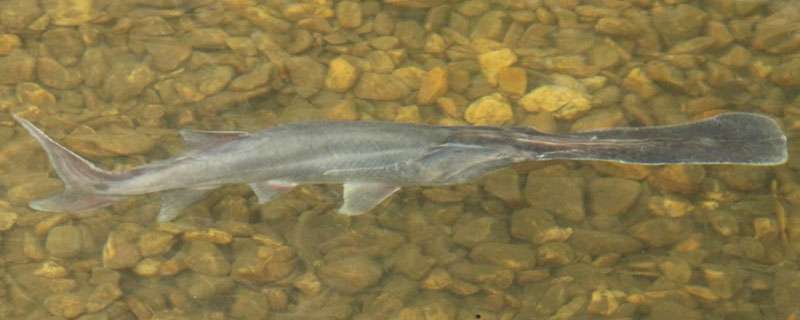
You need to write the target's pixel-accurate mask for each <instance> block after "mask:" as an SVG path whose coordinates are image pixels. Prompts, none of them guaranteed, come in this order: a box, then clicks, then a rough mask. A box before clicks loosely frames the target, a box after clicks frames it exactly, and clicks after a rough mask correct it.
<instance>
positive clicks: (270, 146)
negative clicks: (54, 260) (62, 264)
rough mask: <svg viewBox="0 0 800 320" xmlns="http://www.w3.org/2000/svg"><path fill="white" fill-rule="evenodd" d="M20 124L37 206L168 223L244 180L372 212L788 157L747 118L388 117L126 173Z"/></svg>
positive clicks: (208, 151) (304, 127) (203, 147)
mask: <svg viewBox="0 0 800 320" xmlns="http://www.w3.org/2000/svg"><path fill="white" fill-rule="evenodd" d="M14 118H15V119H16V120H17V122H19V123H20V124H21V125H22V126H23V127H24V128H25V129H26V130H27V131H28V132H29V133H30V134H31V135H32V136H33V137H34V138H35V139H36V140H37V141H38V142H39V143H40V144H41V145H42V147H43V149H44V150H45V151H46V153H47V155H48V157H49V159H50V162H51V164H52V165H53V167H54V169H55V171H56V174H58V176H59V177H60V178H61V179H62V181H64V184H65V190H64V192H63V193H62V194H59V195H55V196H52V197H50V198H45V199H41V200H36V201H33V202H31V204H30V206H31V207H32V208H33V209H36V210H41V211H55V212H61V211H84V210H90V209H94V208H99V207H103V206H107V205H110V204H111V203H113V202H115V201H118V200H120V199H122V198H123V197H125V196H130V195H139V194H147V193H154V192H161V194H162V208H161V212H160V213H159V217H158V219H159V220H160V221H169V220H171V219H174V218H175V217H177V216H178V215H179V214H180V212H181V211H182V210H183V209H184V208H185V207H187V206H189V205H191V204H192V203H194V202H196V201H198V200H200V199H202V197H203V196H204V195H205V193H206V192H208V191H209V190H213V189H215V188H217V187H220V186H222V185H225V184H232V183H247V184H249V185H250V186H251V188H252V189H253V191H254V192H255V193H256V195H257V197H258V199H259V203H264V202H267V201H269V200H271V199H272V198H274V197H275V196H277V195H279V194H281V193H283V192H286V191H288V190H290V189H291V188H293V187H294V186H296V185H298V184H312V183H313V184H317V183H342V184H344V192H343V193H344V203H343V204H342V206H341V207H340V208H339V210H338V211H339V213H342V214H348V215H356V214H361V213H363V212H366V211H368V210H369V209H371V208H372V207H374V206H376V205H378V204H379V203H380V202H382V201H383V200H384V199H386V198H387V197H389V196H390V195H392V194H393V193H394V192H396V191H397V190H398V189H399V188H400V187H402V186H410V185H423V186H430V185H450V184H457V183H463V182H467V181H470V180H472V179H475V178H477V177H479V176H482V175H484V174H486V173H487V172H490V171H493V170H495V169H498V168H501V167H505V166H508V165H510V164H513V163H518V162H524V161H533V160H553V159H571V160H601V161H614V162H622V163H637V164H648V165H657V164H744V165H775V164H781V163H783V162H785V161H786V159H787V151H786V137H785V136H784V135H783V133H782V131H781V130H780V128H779V126H778V125H777V123H776V122H775V121H774V120H772V119H770V118H768V117H765V116H761V115H756V114H750V113H726V114H722V115H719V116H716V117H713V118H709V119H706V120H703V121H698V122H693V123H687V124H680V125H673V126H657V127H638V128H617V129H610V130H603V131H592V132H583V133H573V134H563V135H551V134H545V133H541V132H538V131H535V130H533V129H529V128H499V127H469V126H463V127H443V126H428V125H416V124H397V123H384V122H309V123H297V124H288V125H281V126H277V127H274V128H271V129H268V130H264V131H261V132H258V133H252V134H251V133H246V132H234V131H224V132H213V131H186V130H184V131H181V135H182V136H183V138H184V140H185V141H186V144H187V148H188V149H189V151H187V152H186V154H184V155H181V156H178V157H175V158H170V159H166V160H161V161H156V162H153V163H150V164H147V165H144V166H141V167H138V168H135V169H133V170H130V171H127V172H118V173H117V172H109V171H106V170H103V169H101V168H98V167H96V166H94V165H93V164H92V163H90V162H88V161H87V160H85V159H83V158H81V157H80V156H78V155H77V154H75V153H73V152H71V151H69V150H67V149H66V148H64V147H63V146H61V145H60V144H58V143H57V142H55V141H53V140H52V139H51V138H49V137H48V136H47V135H45V134H44V132H42V131H41V130H39V129H38V128H36V127H35V126H34V125H33V124H32V123H30V122H29V121H27V120H25V119H22V118H20V117H18V116H14Z"/></svg>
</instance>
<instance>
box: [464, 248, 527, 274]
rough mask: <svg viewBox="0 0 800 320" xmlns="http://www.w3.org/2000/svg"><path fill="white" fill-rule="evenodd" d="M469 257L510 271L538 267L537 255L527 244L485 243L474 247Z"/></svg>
mask: <svg viewBox="0 0 800 320" xmlns="http://www.w3.org/2000/svg"><path fill="white" fill-rule="evenodd" d="M469 257H470V259H472V260H473V261H475V262H478V263H487V264H494V265H498V266H501V267H504V268H507V269H510V270H525V269H530V268H533V267H535V266H536V253H535V252H534V251H533V249H532V248H531V246H530V245H527V244H510V243H499V242H484V243H481V244H479V245H477V246H475V247H473V248H472V251H470V254H469Z"/></svg>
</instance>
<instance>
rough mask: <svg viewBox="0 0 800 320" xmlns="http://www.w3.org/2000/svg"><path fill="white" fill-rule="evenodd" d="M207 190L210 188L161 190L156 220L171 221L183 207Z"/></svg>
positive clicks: (199, 197)
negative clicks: (159, 207)
mask: <svg viewBox="0 0 800 320" xmlns="http://www.w3.org/2000/svg"><path fill="white" fill-rule="evenodd" d="M209 191H211V190H196V189H176V190H169V191H164V192H162V193H161V211H159V212H158V221H159V222H167V221H172V219H175V218H176V217H177V216H178V215H180V214H181V211H183V209H186V208H187V207H188V206H190V205H192V204H193V203H195V202H197V201H198V200H200V199H202V198H203V196H205V195H206V193H208V192H209Z"/></svg>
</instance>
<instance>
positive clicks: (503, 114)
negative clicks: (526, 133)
mask: <svg viewBox="0 0 800 320" xmlns="http://www.w3.org/2000/svg"><path fill="white" fill-rule="evenodd" d="M464 117H465V119H466V120H467V122H469V123H471V124H476V125H493V126H498V125H503V124H505V123H508V122H510V121H511V120H512V119H513V118H514V112H513V111H512V110H511V105H510V104H508V101H506V99H505V98H504V97H503V96H502V95H501V94H499V93H495V94H492V95H488V96H485V97H482V98H480V99H478V100H477V101H475V102H473V103H472V104H470V106H469V107H467V111H466V113H465V115H464Z"/></svg>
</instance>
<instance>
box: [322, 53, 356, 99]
mask: <svg viewBox="0 0 800 320" xmlns="http://www.w3.org/2000/svg"><path fill="white" fill-rule="evenodd" d="M328 67H329V68H328V75H327V76H326V77H325V87H326V88H328V89H330V90H333V91H336V92H345V91H347V90H348V89H350V87H352V86H353V84H354V83H355V82H356V79H357V78H358V69H356V67H355V66H353V65H352V64H350V62H348V61H347V60H346V59H344V58H336V59H333V60H331V62H330V63H329V64H328Z"/></svg>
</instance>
